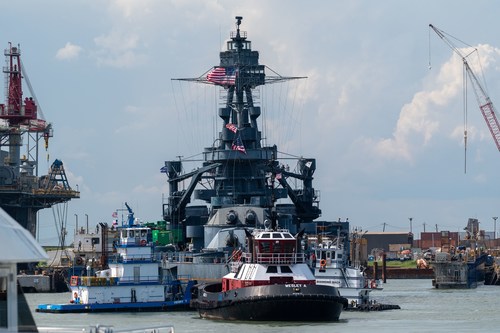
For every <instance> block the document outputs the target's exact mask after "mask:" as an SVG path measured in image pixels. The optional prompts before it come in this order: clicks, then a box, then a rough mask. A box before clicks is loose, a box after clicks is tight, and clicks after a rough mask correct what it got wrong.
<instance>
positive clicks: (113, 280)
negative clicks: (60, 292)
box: [70, 275, 160, 287]
mask: <svg viewBox="0 0 500 333" xmlns="http://www.w3.org/2000/svg"><path fill="white" fill-rule="evenodd" d="M159 282H160V279H159V277H158V276H155V275H153V276H141V277H134V276H122V277H95V276H72V277H71V280H70V286H72V287H77V286H86V287H95V286H117V285H120V284H140V283H148V284H152V283H159Z"/></svg>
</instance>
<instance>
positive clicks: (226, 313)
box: [191, 223, 347, 321]
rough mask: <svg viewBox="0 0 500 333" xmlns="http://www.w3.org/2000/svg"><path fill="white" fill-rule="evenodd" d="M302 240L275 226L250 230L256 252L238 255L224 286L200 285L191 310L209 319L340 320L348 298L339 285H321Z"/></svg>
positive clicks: (249, 244)
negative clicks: (339, 289) (317, 281)
mask: <svg viewBox="0 0 500 333" xmlns="http://www.w3.org/2000/svg"><path fill="white" fill-rule="evenodd" d="M266 224H267V223H266ZM300 238H301V233H299V234H298V236H297V237H294V236H292V234H290V232H289V231H288V230H283V229H279V228H269V226H268V227H267V228H265V229H264V230H262V229H254V230H253V233H250V232H249V231H247V244H246V245H247V248H248V249H250V250H249V251H248V252H242V253H241V254H240V253H238V254H237V258H238V260H237V261H236V262H233V264H232V266H231V272H230V273H229V274H227V275H226V276H224V277H223V279H222V282H221V283H212V284H205V285H201V286H199V287H198V295H197V297H196V298H194V299H193V300H192V301H191V306H192V307H193V308H195V309H198V312H199V314H200V316H201V317H202V318H207V319H221V320H255V321H260V320H262V321H338V319H339V316H340V313H341V312H342V309H343V308H344V307H346V306H347V299H346V298H344V297H341V296H340V294H339V291H338V289H337V288H335V287H332V286H325V285H317V284H316V279H315V278H314V275H313V274H312V272H311V270H310V269H309V267H308V266H307V263H306V259H305V255H304V253H301V252H300V251H298V250H297V249H299V248H300V243H301V240H300Z"/></svg>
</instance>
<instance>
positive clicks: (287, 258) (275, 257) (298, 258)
mask: <svg viewBox="0 0 500 333" xmlns="http://www.w3.org/2000/svg"><path fill="white" fill-rule="evenodd" d="M242 258H244V259H245V262H252V254H251V253H243V255H242ZM305 260H306V258H305V254H304V253H257V254H256V256H255V258H254V262H255V263H257V264H277V265H281V264H288V265H290V264H301V263H304V262H305Z"/></svg>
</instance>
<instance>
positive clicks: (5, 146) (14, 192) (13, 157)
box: [0, 43, 80, 236]
mask: <svg viewBox="0 0 500 333" xmlns="http://www.w3.org/2000/svg"><path fill="white" fill-rule="evenodd" d="M4 55H5V58H6V65H5V67H4V68H3V72H4V73H5V99H6V101H5V104H0V122H1V124H0V207H1V208H2V209H3V210H5V211H6V212H7V213H8V214H9V215H10V216H11V217H12V218H14V219H15V220H16V221H17V222H19V224H21V225H22V226H23V227H24V228H26V229H27V230H28V231H29V232H31V234H32V235H33V236H35V234H36V223H37V221H36V213H37V212H38V211H39V210H40V209H43V208H49V207H51V206H52V205H54V204H57V203H63V202H67V201H69V200H71V199H72V198H79V197H80V193H79V192H78V191H74V190H72V189H71V187H70V186H69V183H68V180H67V178H66V174H65V171H64V167H63V163H62V162H61V161H60V160H55V161H54V163H53V164H52V166H51V168H50V170H49V174H48V175H44V176H41V177H39V176H38V173H39V170H38V154H39V145H40V144H41V143H42V142H44V143H45V149H47V148H48V143H49V138H51V137H52V136H53V129H52V125H51V124H50V123H47V122H46V121H45V120H44V119H43V114H42V112H41V110H40V107H39V105H38V101H37V100H36V98H34V93H33V91H31V90H32V89H31V84H30V83H29V80H28V77H27V74H26V72H25V71H24V66H23V64H22V61H21V50H20V47H19V46H17V47H16V46H12V44H11V43H9V48H7V49H6V50H5V52H4ZM23 79H24V80H25V83H26V84H27V85H28V87H29V90H30V92H31V95H32V97H29V98H28V97H26V98H24V100H23V85H22V83H23ZM40 115H41V117H39V116H40ZM42 139H43V141H42ZM24 144H25V145H26V154H25V155H22V156H21V148H22V147H23V145H24Z"/></svg>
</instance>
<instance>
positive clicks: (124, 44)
mask: <svg viewBox="0 0 500 333" xmlns="http://www.w3.org/2000/svg"><path fill="white" fill-rule="evenodd" d="M94 42H95V44H96V46H97V47H98V48H99V49H98V51H97V52H96V54H95V56H96V58H97V63H98V64H99V65H104V66H111V67H118V68H127V67H134V66H136V65H139V64H142V63H144V61H145V59H146V57H145V55H143V54H140V53H138V52H137V49H138V46H139V35H137V34H135V33H126V32H121V31H117V30H114V31H112V32H111V33H109V34H107V35H101V36H99V37H96V38H94Z"/></svg>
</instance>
